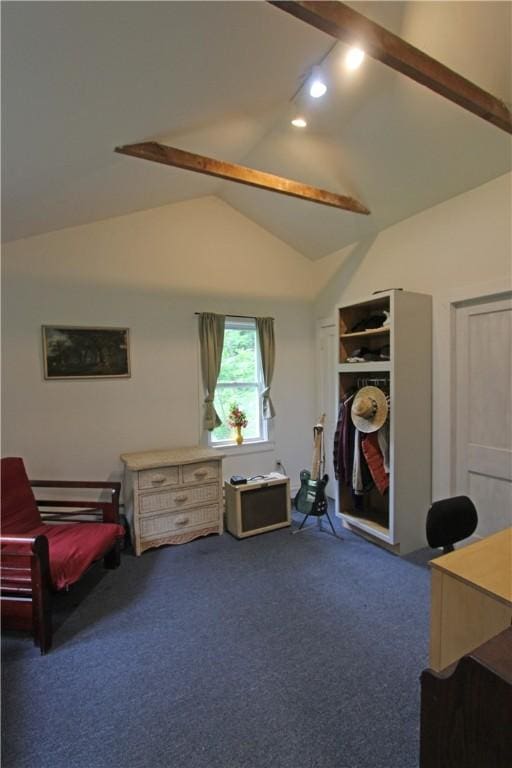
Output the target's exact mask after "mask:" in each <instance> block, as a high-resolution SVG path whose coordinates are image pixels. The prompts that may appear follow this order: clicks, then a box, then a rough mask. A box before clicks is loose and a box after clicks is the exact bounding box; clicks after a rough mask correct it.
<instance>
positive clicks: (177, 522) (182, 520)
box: [176, 517, 188, 525]
mask: <svg viewBox="0 0 512 768" xmlns="http://www.w3.org/2000/svg"><path fill="white" fill-rule="evenodd" d="M187 523H188V517H183V518H182V519H181V520H176V525H186V524H187Z"/></svg>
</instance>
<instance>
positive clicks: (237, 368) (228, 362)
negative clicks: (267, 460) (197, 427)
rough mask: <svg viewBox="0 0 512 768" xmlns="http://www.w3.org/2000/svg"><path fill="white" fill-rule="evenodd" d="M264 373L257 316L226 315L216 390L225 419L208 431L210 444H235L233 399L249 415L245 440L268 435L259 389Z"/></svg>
mask: <svg viewBox="0 0 512 768" xmlns="http://www.w3.org/2000/svg"><path fill="white" fill-rule="evenodd" d="M262 389H263V375H262V370H261V357H260V349H259V343H258V333H257V330H256V323H255V321H254V320H245V319H243V320H242V319H237V318H228V317H227V318H226V324H225V330H224V348H223V350H222V362H221V366H220V373H219V378H218V380H217V387H216V390H215V410H216V411H217V413H218V414H219V417H220V419H221V421H222V424H221V425H220V427H217V428H216V429H214V430H213V432H210V433H209V438H208V440H209V443H210V445H216V446H221V445H232V444H234V435H233V430H232V429H231V427H230V426H229V424H228V418H229V411H230V410H231V405H232V404H233V403H234V404H236V405H238V407H239V408H241V409H242V410H243V411H245V414H246V416H247V421H248V423H247V427H246V428H245V429H244V430H243V435H244V444H245V443H251V442H253V443H254V442H259V441H262V440H266V439H267V422H266V421H265V420H264V419H263V414H262V407H261V405H262V404H261V397H260V392H261V391H262Z"/></svg>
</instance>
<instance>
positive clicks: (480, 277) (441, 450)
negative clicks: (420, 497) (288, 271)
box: [314, 174, 512, 498]
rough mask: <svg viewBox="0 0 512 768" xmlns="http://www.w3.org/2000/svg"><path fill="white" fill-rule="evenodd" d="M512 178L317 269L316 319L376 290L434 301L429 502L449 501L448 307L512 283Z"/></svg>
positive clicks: (331, 258) (442, 206)
mask: <svg viewBox="0 0 512 768" xmlns="http://www.w3.org/2000/svg"><path fill="white" fill-rule="evenodd" d="M511 185H512V176H511V175H510V174H507V175H505V176H501V177H499V178H497V179H494V180H493V181H491V182H489V183H487V184H484V185H482V186H481V187H478V188H476V189H474V190H471V191H470V192H466V193H465V194H463V195H459V196H457V197H454V198H452V199H451V200H448V201H446V202H444V203H442V204H440V205H437V206H435V207H433V208H430V209H428V210H426V211H422V212H421V213H419V214H417V215H416V216H413V217H411V218H409V219H406V220H405V221H402V222H399V223H398V224H396V225H394V226H393V227H390V228H389V229H386V230H384V231H383V232H380V233H378V234H377V235H376V236H375V237H374V238H373V239H369V240H367V241H364V242H363V241H362V242H359V243H357V244H356V245H353V246H350V247H348V248H344V249H343V250H342V251H338V252H337V253H333V254H331V255H329V256H327V257H325V258H324V259H322V260H320V261H319V262H316V264H315V266H316V279H317V281H318V283H317V286H318V290H319V293H318V296H317V299H316V301H315V307H314V314H315V317H316V318H324V317H326V316H330V315H332V316H333V317H334V311H335V307H336V305H337V304H338V303H339V304H342V303H347V302H350V301H357V300H358V299H360V298H363V297H365V296H367V295H369V294H371V293H372V292H373V291H375V290H379V289H385V288H403V289H404V290H410V291H418V292H420V293H428V294H431V295H432V296H433V297H434V340H433V385H434V389H433V397H434V402H433V495H434V498H442V497H444V496H448V495H450V492H451V489H450V461H451V454H450V408H449V402H450V390H449V384H450V378H449V376H448V375H447V371H448V370H449V367H450V354H449V350H450V347H449V343H447V340H446V334H448V333H449V327H447V325H446V306H447V304H448V302H449V299H451V298H460V297H461V296H464V295H467V296H469V295H475V296H477V295H482V294H486V293H487V292H490V291H505V290H506V289H507V288H508V287H510V284H511V258H512V244H511V232H512V224H511V215H512V213H511V212H512V196H511Z"/></svg>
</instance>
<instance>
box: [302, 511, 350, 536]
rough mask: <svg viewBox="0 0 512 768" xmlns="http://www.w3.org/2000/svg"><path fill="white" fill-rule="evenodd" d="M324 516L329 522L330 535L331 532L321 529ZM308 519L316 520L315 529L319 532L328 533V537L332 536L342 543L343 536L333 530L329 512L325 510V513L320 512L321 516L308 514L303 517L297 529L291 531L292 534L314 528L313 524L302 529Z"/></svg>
mask: <svg viewBox="0 0 512 768" xmlns="http://www.w3.org/2000/svg"><path fill="white" fill-rule="evenodd" d="M324 515H326V516H327V519H328V521H329V525H330V526H331V531H332V533H331V531H327V530H326V529H325V528H322V517H323V516H324ZM308 517H316V518H317V520H318V526H317V527H318V530H319V531H322V533H328V534H329V536H334V537H335V538H336V539H340V540H341V541H343V536H340V535H339V534H337V533H336V531H335V530H334V525H333V524H332V520H331V517H330V515H329V512H328V511H327V510H325V512H322V514H321V515H312V514H311V513H308V514H307V515H304V520H303V521H302V522H301V524H300V525H299V527H298V528H296V529H295V530H294V531H292V533H300V532H301V531H309V530H310V528H314V527H315V525H314V524H313V525H308V526H307V527H306V528H304V523H305V522H306V520H307V519H308Z"/></svg>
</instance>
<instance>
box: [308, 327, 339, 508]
mask: <svg viewBox="0 0 512 768" xmlns="http://www.w3.org/2000/svg"><path fill="white" fill-rule="evenodd" d="M337 343H338V342H337V337H336V327H335V325H334V323H333V322H332V321H320V323H319V325H318V328H317V361H318V365H317V370H318V389H317V392H318V398H317V400H318V416H321V415H322V413H325V426H324V440H325V471H326V472H327V474H328V475H329V482H328V484H327V488H326V494H327V496H330V498H332V499H335V498H336V481H335V480H334V468H333V459H332V457H333V443H334V431H335V429H336V418H337V415H338V414H337V410H336V368H335V363H336V354H337V349H338V348H337ZM312 435H313V425H311V436H312ZM311 439H312V437H311Z"/></svg>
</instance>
